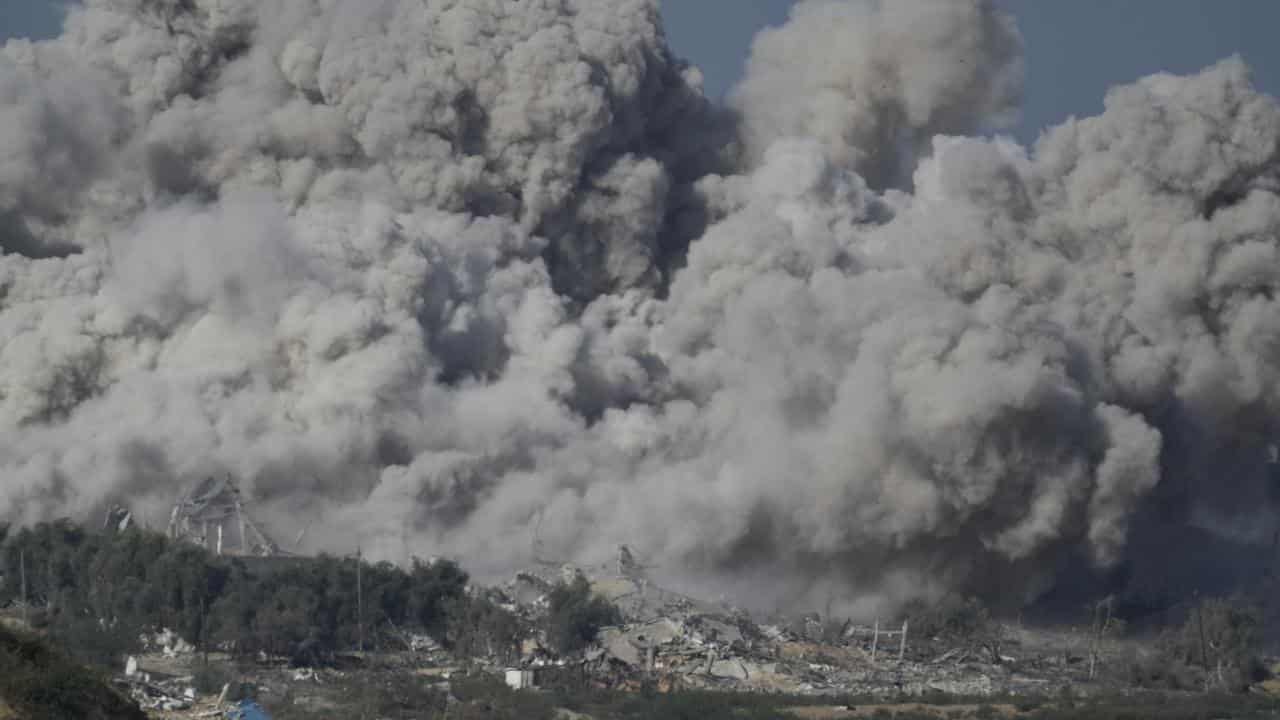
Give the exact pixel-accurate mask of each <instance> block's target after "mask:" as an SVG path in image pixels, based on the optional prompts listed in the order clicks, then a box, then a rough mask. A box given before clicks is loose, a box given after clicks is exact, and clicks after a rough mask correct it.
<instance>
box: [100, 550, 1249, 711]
mask: <svg viewBox="0 0 1280 720" xmlns="http://www.w3.org/2000/svg"><path fill="white" fill-rule="evenodd" d="M581 572H582V571H581V570H579V569H577V568H573V567H563V568H555V567H541V566H540V567H536V568H533V569H529V570H526V571H522V572H519V573H516V574H515V576H514V577H512V578H511V579H510V580H509V581H508V582H506V583H504V584H502V585H500V586H497V587H488V588H473V589H472V592H476V593H485V594H486V595H487V596H488V598H489V599H490V600H491V601H493V602H495V603H497V604H499V605H500V606H501V607H502V608H504V609H505V610H507V611H508V612H510V613H512V614H513V615H514V616H516V617H517V618H518V619H519V620H520V622H521V626H522V627H523V628H525V629H526V634H525V637H524V639H523V641H522V642H521V643H520V647H519V652H518V653H516V654H512V653H507V654H505V655H503V654H499V653H495V654H493V655H491V656H481V657H469V658H457V657H454V656H452V655H451V654H450V653H449V652H447V651H446V650H445V649H444V648H442V647H441V646H440V645H439V644H437V643H436V642H435V641H433V640H432V639H431V638H429V637H426V636H413V637H412V638H411V640H410V641H408V642H405V643H404V648H403V649H397V650H394V651H387V650H383V651H379V652H370V653H349V654H343V655H341V656H339V657H338V658H335V659H334V662H333V663H331V664H326V666H324V667H294V666H291V665H290V663H289V662H288V661H287V660H286V659H284V658H268V657H265V656H262V657H258V658H253V659H248V660H246V659H244V658H240V659H239V660H233V658H231V657H229V656H227V655H225V654H221V653H211V654H210V655H208V657H207V658H206V657H205V656H203V655H200V654H197V653H196V652H195V651H194V648H192V647H191V646H190V645H188V644H186V643H184V642H183V641H182V640H181V639H179V638H178V637H177V636H176V635H173V634H172V633H167V632H161V633H157V634H156V635H155V636H154V637H151V638H145V640H146V645H147V647H148V652H146V653H144V654H142V655H139V656H137V657H134V658H130V659H129V662H128V663H127V666H126V668H125V672H124V673H122V674H121V675H120V676H119V677H118V678H117V683H118V684H119V685H120V686H121V687H122V688H123V689H125V690H127V692H129V694H131V695H132V696H133V697H134V698H135V700H137V701H138V703H139V704H140V705H141V706H142V707H143V708H144V709H145V710H147V712H148V713H149V714H150V716H151V717H153V718H169V719H177V718H210V717H235V715H234V714H229V713H234V711H235V707H236V706H235V702H236V701H237V700H238V699H239V698H240V697H241V696H242V695H243V694H245V692H248V691H247V690H245V689H251V694H252V695H253V696H254V697H255V698H256V699H257V700H258V701H259V702H261V703H262V706H263V707H266V708H274V709H275V711H276V712H281V710H282V709H288V711H289V712H290V713H292V714H290V715H289V717H295V716H296V717H317V718H322V717H348V716H349V715H348V714H347V713H349V712H350V711H351V709H352V707H353V703H355V702H357V701H358V700H357V698H356V697H354V696H355V695H356V694H359V693H358V692H357V690H353V689H360V688H371V689H373V690H377V689H379V688H381V689H383V690H386V691H387V692H389V693H391V694H392V695H395V694H397V693H399V694H405V693H408V692H410V689H416V690H414V691H422V692H423V693H426V695H424V697H428V696H430V697H440V698H444V700H443V702H445V703H447V704H452V703H457V702H459V700H458V699H457V697H455V696H456V695H457V692H456V690H457V686H456V682H457V681H458V679H459V678H460V677H471V676H474V675H476V674H477V673H479V674H484V675H486V676H489V677H493V678H502V677H504V676H511V677H515V678H524V680H522V681H521V685H520V692H522V693H533V694H537V693H540V692H541V693H546V692H547V691H546V688H547V687H550V686H552V685H556V684H559V683H563V680H564V678H566V677H567V678H575V679H577V681H578V682H580V683H581V686H582V687H584V688H587V689H589V690H592V691H600V692H605V691H607V692H621V693H645V694H652V693H659V694H662V693H673V692H715V693H733V694H761V695H768V696H772V697H776V698H779V699H780V702H781V699H782V698H785V699H786V700H785V703H784V704H785V705H786V706H787V709H786V712H787V713H788V714H789V715H791V716H794V717H799V718H806V719H813V720H826V719H838V718H863V717H892V716H899V715H901V716H904V717H917V718H918V717H939V718H968V717H975V718H977V717H981V718H995V717H1010V718H1012V717H1023V716H1030V710H1031V709H1033V708H1038V709H1043V708H1044V707H1047V706H1048V707H1051V706H1052V703H1053V702H1055V699H1060V698H1069V699H1071V700H1074V701H1084V702H1087V701H1088V699H1089V698H1091V697H1104V696H1106V697H1116V696H1117V695H1121V696H1123V695H1124V694H1125V693H1132V692H1134V691H1133V690H1132V689H1131V688H1128V687H1127V686H1126V683H1125V681H1124V679H1123V678H1124V672H1123V670H1124V669H1125V668H1126V667H1127V666H1126V663H1129V662H1132V661H1133V658H1135V657H1140V656H1141V655H1142V654H1143V653H1145V652H1149V649H1147V648H1144V647H1143V645H1142V643H1140V642H1137V641H1134V640H1126V639H1121V638H1105V639H1104V638H1099V637H1097V636H1096V635H1091V634H1090V633H1089V632H1088V631H1087V629H1083V628H1049V629H1046V628H1034V627H1024V626H1020V625H1016V624H1008V623H994V624H993V625H992V628H989V629H988V630H987V632H986V634H984V635H982V636H981V637H975V638H970V639H967V640H954V639H952V640H946V639H942V638H937V637H934V638H931V637H926V636H923V635H919V636H917V635H918V634H917V635H913V634H912V632H911V630H910V627H909V624H908V623H905V622H903V621H900V620H895V621H889V620H885V621H873V622H872V623H870V624H867V623H855V622H853V621H851V620H842V619H837V618H823V617H821V616H818V615H816V614H811V615H807V616H802V617H796V618H760V617H756V616H753V615H752V614H750V613H748V612H745V611H742V610H740V609H737V608H734V607H731V606H726V605H723V604H716V603H707V602H704V601H701V600H698V599H695V598H691V597H687V596H685V595H682V594H680V593H675V592H671V591H669V590H665V589H662V588H660V587H657V586H656V585H654V584H653V583H652V582H650V581H649V580H648V579H646V578H644V577H641V576H634V575H633V576H628V575H627V574H606V575H602V576H596V577H591V578H588V580H589V582H590V587H591V589H592V592H593V593H594V594H596V595H598V596H600V597H603V598H605V599H607V600H608V601H609V602H610V603H612V604H613V605H614V606H615V607H616V608H617V609H618V611H619V617H621V618H622V622H621V623H619V624H617V625H616V626H612V627H604V628H602V629H600V630H599V632H598V633H597V634H596V639H595V641H594V642H593V643H591V644H590V645H588V646H587V647H586V648H585V649H583V650H581V651H579V652H575V653H571V654H557V653H555V652H553V651H552V650H551V649H550V644H549V643H548V642H547V638H546V636H545V633H544V632H542V631H541V630H539V628H541V627H542V626H543V622H542V621H543V620H544V619H545V617H546V614H547V613H548V596H549V595H550V593H551V592H552V590H553V589H554V588H555V587H556V586H557V583H560V582H564V581H567V580H571V579H573V578H577V577H581ZM295 661H296V660H295ZM202 673H203V674H204V675H205V676H206V677H205V678H204V681H203V684H204V685H206V686H208V685H209V684H210V681H209V678H208V676H209V675H212V676H213V677H215V678H221V679H223V680H225V682H223V683H221V687H218V683H217V682H215V683H214V684H213V687H205V688H203V690H204V691H203V692H201V691H198V690H197V689H196V686H197V684H199V683H198V682H197V677H198V676H200V675H201V674H202ZM524 683H527V684H528V687H525V686H524ZM215 688H216V690H217V691H216V692H210V690H213V689H215ZM1257 690H1259V691H1261V688H1258V689H1257ZM431 693H434V695H430V694H431ZM1019 698H1022V699H1024V701H1023V702H1019V701H1018V699H1019ZM806 699H807V700H806ZM405 702H406V703H408V702H409V700H406V701H405ZM423 702H427V700H424V701H423ZM1068 704H1069V702H1068ZM562 710H563V712H562V713H561V714H560V715H559V717H578V718H590V717H592V716H591V715H588V714H583V713H573V712H570V711H569V710H567V709H562ZM405 716H406V717H407V716H408V715H405ZM371 717H372V716H371ZM396 717H400V716H399V715H397V716H396Z"/></svg>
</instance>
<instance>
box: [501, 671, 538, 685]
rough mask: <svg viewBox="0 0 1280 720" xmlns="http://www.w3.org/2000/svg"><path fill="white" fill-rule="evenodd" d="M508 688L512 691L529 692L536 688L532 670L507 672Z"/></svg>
mask: <svg viewBox="0 0 1280 720" xmlns="http://www.w3.org/2000/svg"><path fill="white" fill-rule="evenodd" d="M507 687H509V688H511V689H512V690H528V689H529V688H532V687H534V678H533V671H532V670H518V669H515V668H511V669H508V670H507Z"/></svg>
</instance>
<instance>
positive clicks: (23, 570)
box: [18, 550, 30, 626]
mask: <svg viewBox="0 0 1280 720" xmlns="http://www.w3.org/2000/svg"><path fill="white" fill-rule="evenodd" d="M18 575H19V576H21V578H22V624H23V625H27V626H30V623H29V618H28V617H27V551H26V550H19V551H18Z"/></svg>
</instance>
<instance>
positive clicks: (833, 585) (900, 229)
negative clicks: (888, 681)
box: [0, 0, 1280, 608]
mask: <svg viewBox="0 0 1280 720" xmlns="http://www.w3.org/2000/svg"><path fill="white" fill-rule="evenodd" d="M1021 81H1022V63H1021V39H1020V36H1019V35H1018V32H1017V29H1016V28H1015V27H1014V25H1013V23H1012V20H1011V19H1010V18H1009V17H1007V16H1006V15H1005V14H1003V13H1002V12H1001V11H999V10H998V9H996V8H995V6H994V5H993V4H991V3H989V2H985V1H982V0H954V1H953V2H947V3H936V2H930V1H928V0H894V1H893V2H881V1H876V0H846V1H839V2H838V1H835V0H805V1H804V2H801V3H799V4H798V5H797V6H796V8H795V10H794V12H793V14H792V18H791V20H790V22H788V23H787V24H786V25H784V26H782V27H779V28H776V29H771V30H766V31H765V32H763V33H762V34H761V35H760V37H759V38H758V39H757V41H756V44H755V48H754V50H753V53H752V56H751V58H750V60H749V62H748V65H747V76H746V78H745V79H744V80H743V82H742V84H741V86H740V87H739V88H738V89H737V90H736V91H735V92H734V93H733V95H732V99H731V103H730V105H731V109H730V110H724V109H720V108H717V107H715V106H714V105H713V104H712V103H710V102H709V101H707V100H706V99H705V98H704V97H703V95H702V92H701V89H700V79H699V74H698V72H697V70H696V69H694V68H692V67H689V66H687V65H686V64H684V63H682V62H681V61H680V60H679V59H677V58H676V57H674V56H673V54H672V52H671V51H670V50H669V49H668V47H667V45H666V41H665V38H664V37H663V33H662V29H661V19H660V17H659V13H658V10H657V3H656V2H655V0H526V1H523V2H518V3H513V2H508V1H506V0H426V1H425V2H424V1H423V0H412V1H410V0H378V1H376V2H360V3H354V2H345V1H344V0H87V1H86V2H85V3H84V4H83V6H78V7H75V8H73V9H72V10H71V11H70V13H69V16H68V17H67V20H66V24H65V29H64V32H63V34H62V35H61V36H60V37H58V38H55V39H53V40H49V41H42V42H28V41H11V42H9V43H8V44H7V45H5V46H4V47H3V48H2V49H0V249H2V250H3V254H0V477H2V478H3V481H2V483H3V484H0V519H7V520H9V521H15V522H19V523H27V522H34V521H38V520H41V519H48V518H52V517H59V516H64V515H71V516H75V517H86V518H87V517H91V516H93V514H94V513H96V512H99V511H100V510H101V508H103V507H104V506H105V505H106V504H108V503H110V502H114V501H117V500H121V499H124V500H127V501H128V502H129V503H131V504H132V505H133V506H134V507H135V508H136V509H137V512H138V513H139V515H141V516H143V517H149V518H151V519H152V521H153V524H162V521H163V518H164V517H166V515H165V513H166V508H167V507H168V506H169V505H170V504H171V503H172V502H173V500H174V499H175V498H176V497H177V496H178V495H179V493H180V492H181V491H182V489H183V488H185V487H186V486H187V485H189V484H190V483H191V482H192V481H193V480H196V479H198V478H201V477H204V476H206V475H209V474H215V473H231V474H233V475H235V476H236V477H237V478H239V479H240V482H241V484H242V485H243V486H244V489H245V491H246V493H247V494H248V495H249V496H251V497H253V498H255V499H256V502H257V505H258V507H259V509H260V511H261V512H262V513H264V514H265V516H266V517H265V518H264V519H265V520H266V524H267V525H268V526H273V527H275V528H278V531H279V534H280V535H281V536H283V537H292V536H293V533H295V532H297V531H300V530H302V529H303V528H310V530H309V532H308V533H307V538H308V542H309V543H311V545H310V547H309V548H308V549H313V550H320V549H328V550H349V549H350V547H351V546H354V545H355V544H357V543H360V544H362V545H363V546H364V547H365V549H366V551H367V552H371V553H373V554H375V555H376V556H380V557H383V558H388V559H392V560H398V561H402V560H404V559H405V558H406V557H408V556H409V555H410V554H417V555H423V556H425V555H427V554H446V555H454V556H459V557H460V558H461V559H462V560H463V561H465V562H467V563H468V564H469V565H471V566H472V567H474V568H476V569H477V570H479V571H480V572H481V573H482V574H483V573H485V572H490V571H493V572H497V571H503V570H506V569H509V568H511V567H514V566H518V565H522V564H525V563H528V562H529V561H530V559H531V558H530V548H531V544H532V540H533V539H534V537H535V536H536V539H537V542H538V545H539V547H540V548H541V549H542V552H543V553H544V554H545V555H547V556H551V557H555V558H557V559H564V560H574V561H578V562H599V561H601V560H602V559H604V558H607V557H608V556H610V555H611V554H612V553H613V552H614V548H616V546H617V545H618V544H620V543H626V544H628V545H630V546H631V547H633V548H636V550H637V552H639V553H640V554H641V555H642V556H643V557H644V558H645V560H646V561H648V562H651V563H653V564H656V565H658V566H659V568H660V569H659V570H657V572H661V573H665V574H667V575H668V576H671V577H677V578H683V579H684V580H685V581H686V582H702V583H705V584H707V585H715V586H718V587H721V588H723V587H752V588H754V589H755V593H754V597H755V598H756V599H757V601H758V602H762V603H788V604H795V605H804V604H814V603H818V602H823V601H827V600H830V599H831V598H832V597H834V598H836V600H837V601H838V602H839V603H842V604H843V605H844V606H846V607H850V608H858V607H864V608H865V607H871V606H873V605H876V604H878V603H884V602H894V601H899V600H902V599H904V598H907V597H911V596H918V595H933V594H937V593H941V592H944V591H948V590H963V591H968V592H973V591H977V592H982V593H985V594H989V595H992V594H998V595H1000V596H1001V597H1006V598H1007V597H1016V598H1018V599H1019V600H1028V601H1029V600H1032V599H1034V598H1035V597H1036V596H1037V595H1038V594H1040V593H1042V592H1044V591H1046V590H1048V589H1050V588H1052V587H1053V585H1054V583H1055V581H1057V580H1059V579H1061V578H1060V577H1059V575H1058V573H1059V568H1061V567H1064V562H1067V564H1070V562H1068V561H1072V560H1073V559H1074V561H1078V562H1079V563H1081V564H1084V565H1085V566H1088V567H1090V568H1092V570H1091V572H1098V573H1105V572H1107V571H1108V570H1110V569H1113V568H1117V567H1122V566H1126V565H1128V564H1132V563H1133V562H1136V561H1137V560H1138V558H1135V557H1134V554H1133V551H1132V548H1133V547H1136V545H1135V544H1134V537H1135V535H1141V536H1142V537H1145V538H1152V537H1160V538H1165V539H1167V543H1168V545H1167V547H1176V546H1177V545H1176V544H1177V543H1178V542H1179V538H1180V537H1181V531H1182V529H1183V528H1187V527H1194V528H1198V529H1200V530H1203V531H1207V532H1210V533H1213V534H1214V535H1216V536H1221V537H1227V538H1230V539H1231V540H1232V541H1235V542H1258V541H1263V539H1264V538H1265V539H1268V540H1269V538H1270V536H1271V533H1272V532H1274V531H1275V529H1276V528H1277V527H1278V526H1277V522H1276V507H1277V504H1276V501H1277V497H1276V495H1275V488H1276V487H1277V486H1276V476H1275V469H1276V449H1275V445H1274V444H1273V443H1274V438H1275V436H1276V431H1277V427H1276V425H1277V422H1280V387H1278V385H1277V381H1278V380H1280V307H1278V306H1277V302H1278V300H1277V290H1278V289H1280V287H1278V286H1280V258H1278V257H1277V253H1278V252H1280V174H1278V172H1277V168H1280V162H1278V160H1280V106H1278V105H1277V102H1276V100H1275V99H1273V98H1271V97H1269V96H1266V95H1264V94H1261V93H1259V92H1258V91H1256V90H1255V89H1254V88H1253V87H1252V86H1251V84H1250V81H1249V73H1248V69H1247V68H1246V67H1245V65H1244V63H1243V62H1242V61H1241V60H1239V59H1235V58H1233V59H1227V60H1224V61H1223V62H1221V63H1220V64H1218V65H1215V66H1213V67H1210V68H1207V69H1205V70H1204V71H1203V72H1201V73H1199V74H1196V75H1192V76H1186V77H1175V76H1171V75H1157V76H1153V77H1148V78H1144V79H1141V80H1138V81H1137V82H1136V83H1134V84H1132V85H1128V86H1125V87H1120V88H1116V89H1114V90H1112V91H1111V92H1110V93H1109V94H1108V96H1107V101H1106V110H1105V112H1104V113H1103V114H1101V115H1100V116H1098V117H1092V118H1085V119H1072V120H1070V121H1068V122H1066V123H1065V124H1063V125H1061V126H1059V127H1056V128H1050V129H1048V130H1046V131H1045V132H1044V133H1043V135H1042V136H1041V139H1040V140H1039V141H1038V142H1037V143H1036V144H1035V146H1034V147H1032V148H1026V147H1021V146H1019V145H1017V144H1016V143H1014V142H1013V141H1012V140H1009V139H1006V138H1003V137H1000V136H991V135H989V134H987V133H989V132H990V131H993V130H995V129H998V128H999V127H1001V126H1003V125H1004V124H1006V123H1007V122H1008V121H1009V119H1010V118H1012V117H1013V115H1014V114H1015V113H1016V109H1017V97H1018V94H1019V90H1020V84H1021ZM1148 544H1149V543H1148ZM765 579H768V582H765ZM760 588H773V589H775V590H769V591H767V592H764V591H760ZM777 588H783V589H784V590H776V589H777Z"/></svg>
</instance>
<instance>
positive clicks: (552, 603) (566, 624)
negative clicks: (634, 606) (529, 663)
mask: <svg viewBox="0 0 1280 720" xmlns="http://www.w3.org/2000/svg"><path fill="white" fill-rule="evenodd" d="M547 602H548V606H549V607H548V613H547V627H546V630H547V641H548V642H549V643H550V644H551V647H552V649H554V650H555V651H556V652H558V653H560V654H562V655H565V654H569V653H573V652H577V651H578V650H581V649H583V648H585V647H586V646H587V645H589V644H590V643H591V642H592V641H593V640H595V639H596V635H597V634H598V633H599V632H600V628H602V627H607V626H609V625H617V624H619V623H621V622H622V616H621V614H620V613H619V612H618V609H617V608H616V607H614V606H613V604H611V603H610V602H609V601H608V600H606V599H604V598H602V597H600V596H598V595H594V594H592V592H591V585H590V583H588V582H587V580H586V578H583V577H578V578H575V579H574V581H573V582H571V583H563V582H562V583H560V584H558V585H556V587H555V588H553V589H552V590H551V593H550V595H549V596H548V598H547Z"/></svg>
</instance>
